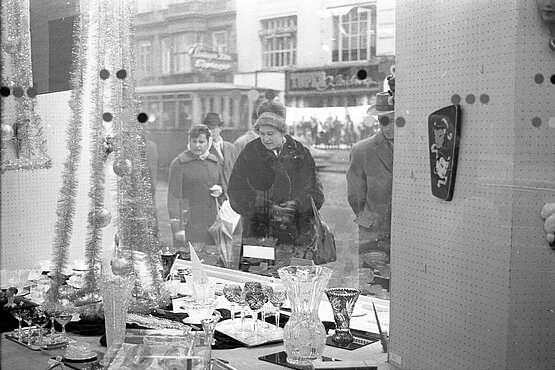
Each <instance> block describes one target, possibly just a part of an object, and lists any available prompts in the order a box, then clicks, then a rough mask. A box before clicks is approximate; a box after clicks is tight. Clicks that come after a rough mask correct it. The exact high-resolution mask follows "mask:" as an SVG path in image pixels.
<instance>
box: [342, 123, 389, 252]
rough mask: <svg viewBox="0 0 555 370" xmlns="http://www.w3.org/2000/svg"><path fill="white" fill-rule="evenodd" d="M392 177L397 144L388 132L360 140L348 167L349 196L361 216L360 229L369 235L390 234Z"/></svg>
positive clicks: (355, 211) (375, 238)
mask: <svg viewBox="0 0 555 370" xmlns="http://www.w3.org/2000/svg"><path fill="white" fill-rule="evenodd" d="M392 181H393V146H392V144H390V143H389V142H388V140H387V138H386V137H385V136H384V134H383V133H382V132H381V131H378V132H377V133H376V134H375V135H373V136H372V137H369V138H367V139H364V140H361V141H359V142H357V143H356V144H355V145H354V147H353V149H352V151H351V154H350V160H349V169H348V170H347V199H348V201H349V205H350V206H351V209H352V210H353V212H354V213H355V215H356V216H357V218H356V220H355V222H356V223H357V224H358V225H359V233H360V234H365V238H366V237H368V235H372V239H373V240H374V241H376V240H377V239H378V238H382V237H387V238H389V235H390V230H391V195H392ZM359 236H360V235H359ZM361 239H363V238H361Z"/></svg>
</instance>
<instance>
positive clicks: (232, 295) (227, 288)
mask: <svg viewBox="0 0 555 370" xmlns="http://www.w3.org/2000/svg"><path fill="white" fill-rule="evenodd" d="M223 291H224V297H225V298H226V299H227V300H228V301H229V303H231V321H233V320H234V319H235V305H236V304H237V303H239V302H240V301H241V294H242V289H241V286H239V285H238V284H226V285H224V289H223Z"/></svg>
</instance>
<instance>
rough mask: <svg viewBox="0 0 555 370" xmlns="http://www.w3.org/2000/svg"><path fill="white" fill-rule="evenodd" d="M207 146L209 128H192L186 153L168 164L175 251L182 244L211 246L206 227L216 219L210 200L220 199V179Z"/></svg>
mask: <svg viewBox="0 0 555 370" xmlns="http://www.w3.org/2000/svg"><path fill="white" fill-rule="evenodd" d="M211 144H212V138H211V136H210V129H209V128H208V127H207V126H205V125H202V124H199V125H194V126H193V127H191V129H190V130H189V142H188V145H187V150H185V151H184V152H183V153H181V154H179V155H178V156H177V157H176V158H175V159H174V160H173V161H172V163H171V165H170V175H169V179H168V212H169V215H170V220H171V226H172V232H173V236H174V246H177V247H178V248H181V247H185V241H189V242H191V243H193V242H201V243H206V244H214V241H213V239H212V237H211V236H210V234H209V233H208V228H209V227H210V226H211V225H212V224H213V223H214V221H215V219H216V202H215V200H214V198H220V197H222V196H223V190H222V183H223V181H222V180H223V177H222V173H221V168H220V165H219V164H218V159H217V158H216V156H215V155H214V154H212V153H210V152H209V150H210V146H211ZM185 250H186V251H187V250H188V248H185Z"/></svg>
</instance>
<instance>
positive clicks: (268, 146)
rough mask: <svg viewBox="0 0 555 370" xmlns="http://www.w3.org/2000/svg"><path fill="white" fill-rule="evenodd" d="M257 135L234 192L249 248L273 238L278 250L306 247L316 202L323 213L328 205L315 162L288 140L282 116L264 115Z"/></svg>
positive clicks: (239, 167)
mask: <svg viewBox="0 0 555 370" xmlns="http://www.w3.org/2000/svg"><path fill="white" fill-rule="evenodd" d="M254 129H255V131H256V132H257V133H258V135H259V138H257V139H255V140H253V141H251V142H250V143H248V144H247V145H246V146H245V149H243V151H241V153H240V154H239V158H238V159H237V161H236V162H235V166H234V168H233V172H232V173H231V178H230V180H229V188H228V194H229V199H230V203H231V206H232V208H233V209H234V210H235V212H237V213H239V214H240V215H241V216H242V220H243V243H245V239H247V238H249V239H258V240H260V239H261V238H267V237H273V238H276V239H277V244H288V245H303V244H306V243H308V242H309V241H310V237H311V234H310V231H311V226H312V221H313V219H314V214H313V212H312V204H311V201H310V198H311V197H312V199H314V202H315V204H316V207H317V208H318V209H320V207H321V206H322V204H323V203H324V193H323V190H322V185H321V184H320V182H319V181H318V178H317V176H316V166H315V164H314V159H313V158H312V156H311V154H310V151H309V150H308V149H307V148H306V147H304V146H303V145H302V144H301V143H300V142H298V141H297V140H294V139H293V138H292V137H291V136H289V135H286V134H285V132H286V125H285V119H284V118H283V117H281V116H280V115H277V114H275V113H273V112H264V113H262V114H261V115H260V116H259V117H258V119H257V121H256V123H255V125H254Z"/></svg>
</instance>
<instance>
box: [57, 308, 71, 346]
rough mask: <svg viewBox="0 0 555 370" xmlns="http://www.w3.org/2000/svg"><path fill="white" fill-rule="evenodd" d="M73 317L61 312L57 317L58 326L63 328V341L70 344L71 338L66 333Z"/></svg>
mask: <svg viewBox="0 0 555 370" xmlns="http://www.w3.org/2000/svg"><path fill="white" fill-rule="evenodd" d="M72 317H73V315H72V314H71V313H70V312H68V311H64V312H61V313H59V314H58V315H57V316H56V321H57V322H58V324H60V325H61V326H62V334H61V337H62V339H65V340H67V341H68V342H69V337H68V336H67V333H66V325H67V323H69V322H70V321H71V318H72Z"/></svg>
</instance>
